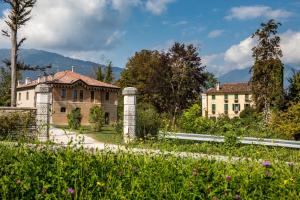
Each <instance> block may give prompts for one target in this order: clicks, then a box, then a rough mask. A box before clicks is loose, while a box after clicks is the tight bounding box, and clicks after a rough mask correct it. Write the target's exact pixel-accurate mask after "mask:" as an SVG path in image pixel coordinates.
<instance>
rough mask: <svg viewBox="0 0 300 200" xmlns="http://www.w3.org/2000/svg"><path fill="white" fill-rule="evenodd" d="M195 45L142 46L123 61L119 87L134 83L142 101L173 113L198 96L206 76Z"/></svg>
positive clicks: (177, 113) (186, 106) (178, 112)
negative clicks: (165, 48) (161, 49)
mask: <svg viewBox="0 0 300 200" xmlns="http://www.w3.org/2000/svg"><path fill="white" fill-rule="evenodd" d="M197 50H198V49H197V48H196V47H194V46H193V45H185V44H180V43H175V44H174V45H173V46H172V48H170V49H169V50H168V51H167V52H159V51H150V50H142V51H140V52H137V53H135V55H134V56H133V57H131V58H130V59H129V61H128V63H127V65H126V68H125V70H124V71H123V72H122V74H121V79H120V81H119V83H120V86H121V87H126V86H134V87H137V89H138V90H139V93H140V94H141V95H140V96H142V99H141V100H143V101H146V102H148V103H151V104H152V105H154V106H155V107H156V108H157V110H158V111H159V112H160V113H162V112H166V113H168V114H169V115H170V116H171V117H172V121H173V125H174V124H175V122H176V117H177V116H178V115H179V114H180V113H181V112H182V111H183V110H184V109H186V108H188V107H189V106H190V105H191V104H193V103H194V102H196V101H198V100H199V97H200V92H201V91H202V89H203V88H204V85H205V81H206V76H205V75H204V72H203V70H204V67H203V66H202V65H201V58H200V56H199V55H198V51H197Z"/></svg>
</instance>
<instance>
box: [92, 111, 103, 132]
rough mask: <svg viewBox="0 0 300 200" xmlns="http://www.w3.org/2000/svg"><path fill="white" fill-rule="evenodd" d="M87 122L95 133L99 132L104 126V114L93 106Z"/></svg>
mask: <svg viewBox="0 0 300 200" xmlns="http://www.w3.org/2000/svg"><path fill="white" fill-rule="evenodd" d="M89 122H90V123H91V124H92V127H93V129H94V130H95V131H100V130H101V127H102V126H103V125H104V112H103V110H102V109H101V107H99V106H93V107H91V108H90V114H89Z"/></svg>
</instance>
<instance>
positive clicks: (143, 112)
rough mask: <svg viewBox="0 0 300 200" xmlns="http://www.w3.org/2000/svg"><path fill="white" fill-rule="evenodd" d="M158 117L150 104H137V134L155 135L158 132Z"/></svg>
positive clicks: (141, 136) (144, 136) (143, 136)
mask: <svg viewBox="0 0 300 200" xmlns="http://www.w3.org/2000/svg"><path fill="white" fill-rule="evenodd" d="M159 128H160V117H159V114H158V113H157V112H156V110H155V109H154V107H153V106H151V105H150V104H145V103H143V104H139V105H138V108H137V130H136V132H137V136H138V137H140V138H147V137H156V136H157V135H158V134H159Z"/></svg>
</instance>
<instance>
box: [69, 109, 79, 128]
mask: <svg viewBox="0 0 300 200" xmlns="http://www.w3.org/2000/svg"><path fill="white" fill-rule="evenodd" d="M67 117H68V125H69V128H71V129H75V130H77V129H79V128H80V126H81V119H82V116H81V112H80V108H75V109H73V110H72V111H71V112H70V113H69V114H68V116H67Z"/></svg>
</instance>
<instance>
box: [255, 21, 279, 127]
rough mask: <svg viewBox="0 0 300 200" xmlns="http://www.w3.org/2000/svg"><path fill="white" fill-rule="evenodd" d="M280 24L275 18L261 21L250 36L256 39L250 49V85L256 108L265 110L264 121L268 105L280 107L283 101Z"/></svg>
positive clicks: (266, 117) (266, 119) (267, 112)
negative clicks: (252, 61)
mask: <svg viewBox="0 0 300 200" xmlns="http://www.w3.org/2000/svg"><path fill="white" fill-rule="evenodd" d="M280 25H281V24H280V23H277V22H276V21H275V20H270V21H268V23H266V24H265V23H262V24H261V28H260V29H258V30H257V31H256V32H255V33H254V34H253V36H252V37H255V38H257V39H258V43H257V45H256V46H255V47H254V48H253V49H252V51H253V54H252V57H253V58H254V65H253V66H252V68H251V72H252V77H251V87H252V93H253V99H254V102H255V105H256V108H257V109H258V110H259V111H264V112H265V115H266V116H265V122H268V116H267V115H268V114H269V107H270V106H271V107H280V106H281V105H282V103H283V69H284V66H283V63H282V62H281V60H280V58H281V57H282V51H281V49H280V37H279V36H278V35H277V33H278V31H277V29H278V27H279V26H280Z"/></svg>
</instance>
